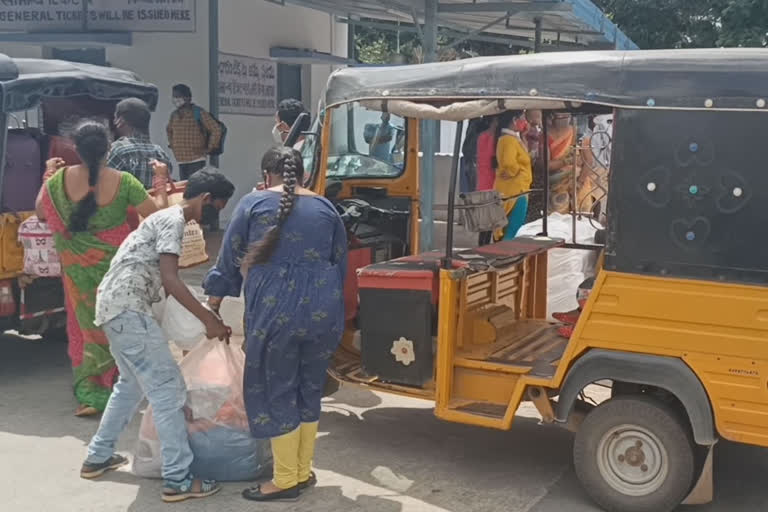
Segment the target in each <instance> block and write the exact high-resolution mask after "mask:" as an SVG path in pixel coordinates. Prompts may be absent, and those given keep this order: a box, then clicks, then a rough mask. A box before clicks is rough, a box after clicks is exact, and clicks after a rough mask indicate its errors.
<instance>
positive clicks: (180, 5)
mask: <svg viewBox="0 0 768 512" xmlns="http://www.w3.org/2000/svg"><path fill="white" fill-rule="evenodd" d="M84 1H85V0H0V30H2V31H28V32H79V31H82V30H83V28H86V29H87V30H99V31H107V32H194V31H195V19H196V16H195V7H196V6H195V0H89V1H88V6H87V15H86V20H87V23H86V24H83V14H84V12H85V11H84V10H83V2H84Z"/></svg>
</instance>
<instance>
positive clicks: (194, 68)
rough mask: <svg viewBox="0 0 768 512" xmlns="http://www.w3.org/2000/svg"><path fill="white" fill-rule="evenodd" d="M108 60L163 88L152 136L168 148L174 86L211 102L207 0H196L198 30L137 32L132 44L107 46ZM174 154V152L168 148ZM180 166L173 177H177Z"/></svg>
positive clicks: (201, 101)
mask: <svg viewBox="0 0 768 512" xmlns="http://www.w3.org/2000/svg"><path fill="white" fill-rule="evenodd" d="M107 61H108V62H109V63H110V64H111V65H112V66H114V67H116V68H123V69H129V70H131V71H133V72H135V73H137V74H138V75H139V76H140V77H141V78H142V80H145V81H147V82H151V83H153V84H155V85H156V86H157V88H158V89H159V90H160V99H159V101H158V105H157V110H156V111H155V112H154V113H153V114H152V124H151V127H150V136H151V138H152V141H153V142H155V143H156V144H160V145H162V146H163V147H164V148H166V150H168V137H167V135H166V132H165V126H166V124H167V122H168V119H169V118H170V115H171V112H172V111H173V105H172V104H171V87H173V86H174V85H175V84H177V83H185V84H187V85H188V86H189V87H190V88H191V89H192V96H193V100H194V101H195V103H197V104H198V105H200V106H201V107H203V108H206V109H207V108H209V105H208V103H209V102H208V0H197V30H196V32H174V33H169V32H134V33H133V45H132V46H111V47H109V48H107ZM168 153H169V154H170V155H171V156H173V153H172V152H171V151H170V150H168ZM178 172H179V171H178V166H176V165H175V166H174V176H176V177H178V176H179V174H178Z"/></svg>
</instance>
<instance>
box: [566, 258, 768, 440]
mask: <svg viewBox="0 0 768 512" xmlns="http://www.w3.org/2000/svg"><path fill="white" fill-rule="evenodd" d="M591 348H602V349H608V350H616V351H625V352H636V353H642V354H651V355H663V356H671V357H678V358H680V359H682V360H683V361H684V362H685V363H686V364H687V365H688V366H689V367H690V368H691V369H692V370H693V372H694V373H695V374H696V375H697V376H698V378H699V379H700V380H701V383H702V384H703V386H704V389H705V390H706V392H707V394H708V395H709V399H710V402H711V404H712V410H713V412H714V416H715V425H716V428H717V430H718V432H719V434H720V435H721V436H722V437H724V438H726V439H729V440H731V441H738V442H742V443H749V444H756V445H761V446H768V289H766V288H763V287H758V286H744V285H737V284H728V283H714V282H709V281H693V280H682V279H672V278H658V277H648V276H641V275H632V274H622V273H616V272H606V271H603V272H601V273H600V275H599V277H598V279H597V282H596V283H595V288H594V289H593V291H592V294H591V295H590V298H589V301H588V303H587V306H586V308H585V310H584V313H583V314H582V318H581V319H580V321H579V324H578V326H577V328H576V331H575V332H574V336H573V338H572V339H571V342H570V344H569V348H568V350H567V351H566V353H565V354H564V357H563V360H562V363H561V366H560V368H558V372H557V374H556V376H555V379H554V380H553V382H552V383H551V384H552V386H553V387H557V386H559V385H560V384H561V383H562V379H563V378H564V377H565V374H566V372H567V368H568V366H569V365H570V362H571V361H573V360H574V359H576V358H577V357H578V356H579V355H580V354H582V353H583V352H585V351H586V350H589V349H591Z"/></svg>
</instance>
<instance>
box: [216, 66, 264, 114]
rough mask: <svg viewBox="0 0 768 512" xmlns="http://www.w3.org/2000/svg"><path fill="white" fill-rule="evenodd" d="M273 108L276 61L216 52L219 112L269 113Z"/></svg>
mask: <svg viewBox="0 0 768 512" xmlns="http://www.w3.org/2000/svg"><path fill="white" fill-rule="evenodd" d="M276 111H277V63H276V62H273V61H271V60H268V59H256V58H254V57H244V56H242V55H232V54H229V53H220V54H219V113H221V114H239V115H247V116H272V115H275V112H276Z"/></svg>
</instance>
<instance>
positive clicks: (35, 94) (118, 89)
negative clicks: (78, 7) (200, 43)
mask: <svg viewBox="0 0 768 512" xmlns="http://www.w3.org/2000/svg"><path fill="white" fill-rule="evenodd" d="M81 95H88V96H91V97H93V98H96V99H101V100H112V99H114V100H120V99H123V98H127V97H136V98H140V99H142V100H144V101H145V102H146V103H147V104H148V105H149V107H150V108H151V109H152V110H154V109H155V107H156V106H157V98H158V91H157V87H155V86H154V85H152V84H149V83H146V82H143V81H142V80H141V79H140V78H139V77H138V76H137V75H136V74H135V73H133V72H130V71H125V70H122V69H117V68H108V67H102V66H93V65H90V64H81V63H77V62H68V61H61V60H48V59H12V58H10V57H8V56H7V55H3V54H0V110H2V111H5V112H14V111H21V110H27V109H30V108H34V107H35V106H36V105H38V104H39V103H40V100H41V98H43V97H70V96H81Z"/></svg>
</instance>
